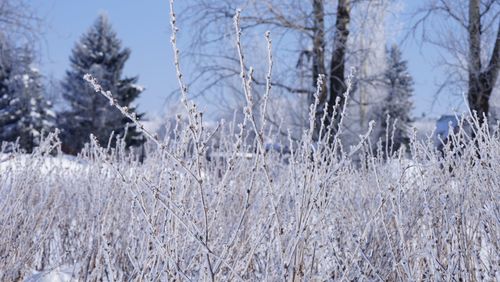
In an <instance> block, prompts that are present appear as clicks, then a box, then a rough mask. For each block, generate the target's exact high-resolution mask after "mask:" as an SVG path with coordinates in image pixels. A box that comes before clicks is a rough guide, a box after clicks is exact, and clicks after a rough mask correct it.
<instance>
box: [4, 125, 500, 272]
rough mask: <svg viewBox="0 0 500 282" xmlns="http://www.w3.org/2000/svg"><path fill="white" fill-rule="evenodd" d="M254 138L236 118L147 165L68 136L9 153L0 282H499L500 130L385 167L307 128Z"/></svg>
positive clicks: (185, 133)
mask: <svg viewBox="0 0 500 282" xmlns="http://www.w3.org/2000/svg"><path fill="white" fill-rule="evenodd" d="M491 131H493V130H491ZM248 132H249V131H248V130H245V129H243V130H240V129H237V128H236V129H235V128H234V127H231V126H221V127H220V128H219V129H218V131H217V132H216V133H215V134H212V133H209V132H206V133H202V134H201V135H200V136H201V138H200V140H208V142H206V143H205V142H200V144H205V145H204V147H203V148H201V147H199V146H198V145H196V142H191V141H192V139H191V138H190V137H189V127H186V129H184V130H181V131H179V132H178V134H177V135H175V136H174V137H172V138H171V139H167V140H165V141H164V143H163V144H164V147H163V148H162V149H158V148H154V147H153V146H150V148H149V149H148V150H147V154H146V158H145V159H144V161H143V162H142V163H141V162H139V161H138V158H137V157H136V155H134V154H131V153H127V152H125V151H124V150H123V148H120V147H118V149H109V150H107V149H105V148H102V147H100V146H98V145H97V144H96V143H95V142H93V143H91V144H90V145H89V146H88V147H87V148H86V150H85V151H84V152H83V153H82V154H80V155H79V156H78V157H68V156H65V155H63V154H61V153H58V150H59V149H58V146H59V141H58V139H57V138H56V137H54V136H52V137H49V138H48V139H47V140H45V141H44V142H43V143H42V145H41V147H40V148H39V149H37V150H36V151H35V152H33V153H32V154H30V155H28V154H22V153H19V152H7V151H6V150H5V149H4V150H3V151H4V153H2V154H1V155H0V225H1V226H2V236H0V280H1V281H17V280H24V281H72V280H71V279H73V280H74V281H76V280H79V281H96V280H103V281H136V280H142V281H157V280H159V281H167V280H181V281H185V280H194V281H198V280H211V279H215V280H218V281H219V280H222V281H229V280H230V281H235V280H252V281H263V280H267V281H277V280H293V279H300V280H308V281H311V280H313V281H317V280H365V281H366V280H370V281H372V280H383V281H387V280H391V281H417V280H431V281H438V280H459V279H462V280H464V281H470V280H475V279H477V280H483V279H484V280H486V281H493V280H495V279H499V278H500V272H499V270H498V265H499V262H500V257H499V254H500V250H499V245H498V242H499V240H498V238H499V236H500V229H499V218H500V210H499V204H498V203H499V202H500V201H499V200H500V199H499V195H500V193H499V192H500V190H499V184H498V183H500V165H499V164H500V139H499V137H498V135H494V134H486V133H484V132H478V133H476V134H477V135H478V136H480V139H481V140H482V141H480V142H478V144H477V145H476V146H474V145H473V143H472V142H469V143H467V142H465V141H466V140H467V138H469V137H470V136H469V135H468V134H466V133H464V132H459V133H457V135H455V137H454V139H455V144H463V146H462V148H461V149H457V148H458V147H459V146H455V147H454V148H452V147H450V146H449V145H447V146H445V153H444V156H442V155H441V154H440V153H438V152H436V150H435V146H434V144H433V143H432V142H431V141H430V140H429V141H416V140H413V141H412V143H411V144H410V146H408V149H407V150H408V154H405V153H403V152H402V151H399V152H396V153H395V154H393V155H392V156H391V157H390V158H389V159H387V160H385V159H384V158H382V157H376V156H374V154H372V153H371V152H373V149H372V148H371V146H372V144H370V142H369V141H366V140H365V141H362V142H361V143H360V145H359V146H357V147H353V148H351V149H349V148H343V149H342V150H336V151H333V150H332V149H330V148H331V146H321V144H320V145H316V147H315V149H314V150H313V149H312V148H313V146H311V145H310V144H312V143H311V139H310V137H309V135H308V134H305V135H304V138H303V139H302V140H300V141H290V143H289V144H287V148H289V150H288V151H286V152H283V153H280V152H277V151H276V150H256V149H251V148H255V147H259V146H258V144H249V145H245V144H246V143H245V142H244V140H246V139H247V134H248ZM190 140H191V141H190ZM193 143H194V144H193ZM465 144H469V145H465ZM373 146H374V145H373ZM340 147H341V146H340V145H339V148H340ZM198 150H199V151H198ZM457 150H458V151H457ZM197 152H201V153H203V154H201V153H197ZM458 152H459V153H458ZM410 155H411V160H410V159H409V157H408V156H410ZM479 156H480V157H479ZM44 279H45V280H44Z"/></svg>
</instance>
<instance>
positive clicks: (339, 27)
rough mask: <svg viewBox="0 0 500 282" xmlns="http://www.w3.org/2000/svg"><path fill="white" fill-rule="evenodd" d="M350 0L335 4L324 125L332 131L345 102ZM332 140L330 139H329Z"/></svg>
mask: <svg viewBox="0 0 500 282" xmlns="http://www.w3.org/2000/svg"><path fill="white" fill-rule="evenodd" d="M350 19H351V18H350V0H339V2H338V6H337V19H336V21H335V36H334V42H333V53H332V58H331V62H330V77H329V82H330V84H329V89H328V101H327V102H328V107H327V111H328V116H327V119H326V121H325V122H326V124H325V126H327V127H328V126H331V127H332V133H335V132H337V131H338V129H339V128H338V123H339V121H340V111H342V108H343V105H344V103H345V102H346V101H345V98H344V92H345V91H346V89H347V88H346V84H345V57H346V51H347V39H348V37H349V22H350ZM337 99H339V108H338V109H337V114H336V115H335V116H334V115H333V113H334V105H335V101H336V100H337ZM331 141H332V140H331Z"/></svg>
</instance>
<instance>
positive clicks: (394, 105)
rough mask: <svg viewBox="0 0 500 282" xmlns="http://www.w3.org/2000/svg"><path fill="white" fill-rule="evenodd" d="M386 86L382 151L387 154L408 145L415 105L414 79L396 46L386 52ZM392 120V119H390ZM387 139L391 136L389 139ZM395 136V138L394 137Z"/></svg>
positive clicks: (382, 121) (382, 119)
mask: <svg viewBox="0 0 500 282" xmlns="http://www.w3.org/2000/svg"><path fill="white" fill-rule="evenodd" d="M384 84H385V86H386V87H387V91H388V93H387V97H386V98H385V101H384V104H383V106H382V108H381V111H380V113H381V116H380V119H381V132H380V135H379V138H381V140H382V148H383V149H384V150H387V151H388V153H391V152H390V151H391V149H392V151H396V150H398V149H399V148H400V147H401V145H402V144H408V143H409V141H410V138H409V136H408V129H409V127H410V123H411V122H412V119H411V118H410V113H411V110H412V109H413V103H412V101H411V98H412V95H413V78H412V77H411V75H410V74H409V72H408V66H407V62H406V61H405V60H403V59H402V57H401V51H400V50H399V48H398V47H397V46H396V45H393V46H392V47H391V48H390V49H389V50H387V69H386V71H385V73H384ZM387 117H389V120H388V118H387ZM386 136H389V138H388V140H387V139H386ZM392 136H393V137H392Z"/></svg>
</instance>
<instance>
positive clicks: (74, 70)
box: [59, 15, 145, 153]
mask: <svg viewBox="0 0 500 282" xmlns="http://www.w3.org/2000/svg"><path fill="white" fill-rule="evenodd" d="M129 56H130V50H129V49H127V48H122V44H121V41H120V40H119V39H118V37H117V35H116V33H115V32H114V31H113V29H112V27H111V25H110V23H109V22H108V19H107V17H106V16H105V15H100V16H99V17H98V18H97V20H96V21H95V23H94V25H93V26H92V27H91V28H90V29H89V30H88V32H87V33H86V34H84V35H83V36H82V37H81V39H80V41H79V42H78V43H77V44H76V45H75V47H74V48H73V52H72V55H71V57H70V61H71V69H70V70H68V71H67V72H66V78H65V79H64V81H63V83H62V87H63V97H64V98H65V99H66V100H67V101H68V103H69V105H68V106H69V109H68V110H66V111H64V112H63V113H62V114H61V117H60V120H59V123H60V126H61V128H62V130H63V133H62V134H63V142H64V143H65V148H66V150H67V151H68V152H70V153H77V152H78V151H80V150H81V148H83V146H84V144H85V143H86V142H87V141H88V140H89V136H90V134H93V135H95V136H96V137H97V139H98V140H99V141H100V142H101V144H103V145H105V144H107V143H108V140H109V138H110V136H111V134H112V133H113V132H114V134H115V136H116V135H120V136H122V137H123V136H124V135H125V134H126V136H125V142H126V144H127V146H139V145H141V144H142V143H144V141H145V139H144V137H143V136H142V134H141V133H140V131H139V130H138V129H137V128H136V127H135V125H134V124H132V123H131V122H130V121H129V120H128V119H127V118H124V117H123V116H122V115H121V114H120V112H119V111H118V110H117V109H116V108H114V107H112V106H111V105H109V102H108V101H107V100H106V99H105V98H104V97H102V95H99V94H97V93H95V91H94V89H93V88H92V86H90V85H89V84H88V82H86V81H85V80H84V79H83V76H84V75H85V74H87V73H89V74H91V75H92V76H94V77H95V78H97V80H98V81H99V83H100V84H101V85H102V87H103V88H104V89H105V90H107V91H111V93H112V94H113V96H114V97H115V98H116V100H117V103H118V104H119V105H121V106H124V107H127V108H128V109H129V110H130V111H131V112H135V108H134V107H133V106H131V103H132V102H133V101H134V100H135V99H136V98H137V97H138V95H139V94H140V93H141V92H142V91H143V87H141V86H138V85H136V84H135V83H136V81H137V79H138V78H137V77H130V78H129V77H126V78H123V77H122V71H123V67H124V65H125V62H126V61H127V59H128V58H129ZM141 116H142V114H137V117H139V118H140V117H141Z"/></svg>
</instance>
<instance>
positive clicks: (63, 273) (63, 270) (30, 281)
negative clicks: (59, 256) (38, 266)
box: [24, 265, 78, 282]
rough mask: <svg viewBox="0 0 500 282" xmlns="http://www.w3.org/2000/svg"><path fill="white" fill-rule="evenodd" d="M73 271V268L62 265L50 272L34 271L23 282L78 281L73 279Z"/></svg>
mask: <svg viewBox="0 0 500 282" xmlns="http://www.w3.org/2000/svg"><path fill="white" fill-rule="evenodd" d="M74 269H75V267H74V266H69V265H64V266H60V267H57V268H55V269H52V270H47V271H41V272H37V271H35V272H34V273H33V275H31V276H30V277H27V278H26V279H25V280H24V282H76V281H78V279H76V278H75V277H74Z"/></svg>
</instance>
